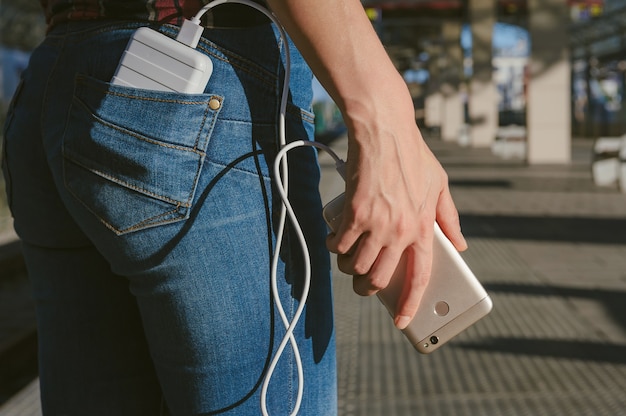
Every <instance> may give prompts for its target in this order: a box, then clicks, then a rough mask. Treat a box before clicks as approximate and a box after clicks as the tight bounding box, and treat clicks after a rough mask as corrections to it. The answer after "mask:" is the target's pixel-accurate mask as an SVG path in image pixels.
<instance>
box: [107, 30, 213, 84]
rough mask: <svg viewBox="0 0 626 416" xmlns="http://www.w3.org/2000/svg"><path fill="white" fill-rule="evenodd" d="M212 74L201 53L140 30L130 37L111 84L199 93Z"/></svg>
mask: <svg viewBox="0 0 626 416" xmlns="http://www.w3.org/2000/svg"><path fill="white" fill-rule="evenodd" d="M212 72H213V62H211V59H210V58H209V57H208V56H207V55H204V54H203V53H201V52H199V51H197V50H195V49H193V48H190V47H189V46H187V45H184V44H182V43H180V42H178V41H176V40H175V39H172V38H170V37H168V36H166V35H164V34H162V33H159V32H157V31H155V30H152V29H150V28H147V27H141V28H139V29H137V30H136V31H135V33H134V34H133V36H132V37H131V39H130V41H129V42H128V45H127V46H126V50H125V51H124V54H123V55H122V59H121V60H120V63H119V65H118V67H117V70H116V71H115V75H114V76H113V78H112V80H111V83H112V84H116V85H124V86H127V87H133V88H141V89H147V90H156V91H174V92H182V93H187V94H201V93H203V92H204V88H205V87H206V85H207V83H208V82H209V78H210V77H211V73H212Z"/></svg>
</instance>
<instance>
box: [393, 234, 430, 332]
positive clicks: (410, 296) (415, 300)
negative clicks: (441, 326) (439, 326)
mask: <svg viewBox="0 0 626 416" xmlns="http://www.w3.org/2000/svg"><path fill="white" fill-rule="evenodd" d="M426 240H428V241H430V244H424V245H422V246H420V247H415V246H413V247H410V248H408V249H407V250H405V253H404V255H405V256H406V262H405V264H406V267H405V269H404V274H403V275H402V276H400V277H401V278H402V279H403V284H402V291H401V293H400V295H399V298H398V301H397V306H396V312H395V316H394V324H395V325H396V327H397V328H398V329H405V328H406V327H407V326H408V325H409V323H410V322H411V321H412V320H413V318H414V317H415V314H416V313H417V309H418V308H419V305H420V302H421V300H422V297H423V296H424V292H425V291H426V287H427V286H428V283H429V281H430V277H431V271H432V252H433V249H432V247H433V246H432V233H431V234H430V236H428V237H426Z"/></svg>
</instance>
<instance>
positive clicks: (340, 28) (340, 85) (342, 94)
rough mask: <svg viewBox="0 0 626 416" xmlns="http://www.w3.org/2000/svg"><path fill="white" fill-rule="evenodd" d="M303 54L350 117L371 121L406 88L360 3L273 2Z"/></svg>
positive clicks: (339, 0) (324, 0)
mask: <svg viewBox="0 0 626 416" xmlns="http://www.w3.org/2000/svg"><path fill="white" fill-rule="evenodd" d="M269 4H270V6H271V7H272V8H273V10H274V12H275V13H276V14H277V16H278V18H279V19H280V20H281V22H282V24H283V25H284V26H285V28H286V30H287V31H288V33H289V35H290V36H291V37H292V39H293V40H294V42H295V43H296V45H297V46H298V49H299V50H300V52H301V53H302V54H303V55H304V57H305V59H306V60H307V62H308V63H309V65H310V66H311V68H312V69H313V71H314V73H315V75H316V76H317V78H318V79H319V80H320V82H321V83H322V85H323V86H324V87H325V88H326V90H327V91H328V93H329V94H330V95H331V96H332V98H333V100H334V101H335V102H336V103H337V105H338V106H339V108H340V110H341V111H342V113H343V114H344V117H345V119H346V123H348V127H349V128H354V127H356V126H353V125H351V124H353V121H358V120H362V119H368V118H369V119H371V114H372V113H373V112H374V111H375V108H376V105H377V103H381V102H383V101H384V100H383V98H384V96H385V95H387V96H388V95H389V94H394V95H396V96H397V95H398V94H404V96H403V97H396V98H400V99H404V100H406V99H408V91H407V92H405V91H406V85H405V84H404V82H403V80H402V78H401V77H400V75H399V74H398V72H397V71H396V70H395V68H394V67H393V64H392V63H391V60H390V59H389V57H388V55H387V52H386V51H385V49H384V47H383V46H382V44H381V42H380V40H379V39H378V36H377V34H376V32H375V31H374V29H373V28H372V25H371V23H370V21H369V20H368V19H367V16H366V15H365V12H364V10H363V7H362V5H361V3H360V2H359V1H358V0H316V1H310V0H269Z"/></svg>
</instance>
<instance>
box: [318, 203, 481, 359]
mask: <svg viewBox="0 0 626 416" xmlns="http://www.w3.org/2000/svg"><path fill="white" fill-rule="evenodd" d="M343 206H344V194H341V195H339V196H338V197H337V198H335V199H333V200H332V201H330V202H329V203H328V204H327V205H326V206H325V207H324V211H323V215H324V219H325V221H326V223H327V224H328V226H329V227H330V229H331V230H333V231H336V230H337V229H338V228H339V224H340V223H341V216H342V213H343ZM405 267H406V262H405V261H404V256H403V257H402V260H401V261H400V263H399V264H398V266H397V268H396V271H395V272H394V275H393V276H392V278H391V281H390V283H389V285H388V286H387V287H386V288H385V289H384V290H381V291H380V292H378V298H379V299H380V300H381V302H382V303H383V304H384V305H385V307H386V308H387V310H388V311H389V313H390V314H391V315H392V316H393V315H394V314H395V311H396V306H397V302H398V298H399V297H400V294H401V292H402V287H403V281H404V269H405ZM492 307H493V303H492V301H491V298H490V297H489V295H488V294H487V292H486V291H485V289H484V288H483V286H482V285H481V284H480V282H479V281H478V279H477V278H476V276H475V275H474V273H472V271H471V270H470V268H469V267H468V266H467V264H466V263H465V261H464V260H463V258H462V257H461V255H460V254H459V252H458V251H457V250H456V249H455V248H454V246H453V245H452V243H451V242H450V240H448V238H447V237H446V236H445V235H444V233H443V232H442V231H441V229H440V228H439V226H438V225H437V224H435V238H434V240H433V266H432V274H431V278H430V282H429V284H428V287H427V288H426V291H425V292H424V296H423V297H422V300H421V303H420V305H419V308H418V310H417V313H416V314H415V317H414V318H413V320H412V321H411V323H410V324H409V326H408V327H406V328H405V329H404V330H402V332H403V333H404V335H405V336H406V337H407V338H408V340H409V341H410V342H411V344H412V345H413V346H414V347H415V349H417V350H418V351H419V352H421V353H424V354H427V353H430V352H433V351H435V350H436V349H438V348H440V347H441V346H442V345H444V344H446V343H447V342H448V341H450V339H452V338H453V337H455V336H456V335H458V334H459V333H461V332H462V331H464V330H465V329H466V328H468V327H469V326H471V325H473V324H474V323H476V322H477V321H478V320H480V319H481V318H483V317H484V316H485V315H487V314H488V313H489V312H490V311H491V309H492Z"/></svg>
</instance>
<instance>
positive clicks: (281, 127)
mask: <svg viewBox="0 0 626 416" xmlns="http://www.w3.org/2000/svg"><path fill="white" fill-rule="evenodd" d="M226 3H237V4H243V5H246V6H249V7H252V8H254V9H256V10H258V11H260V12H261V13H263V14H265V15H266V16H267V17H268V18H269V19H270V20H271V21H272V22H273V23H274V24H275V25H276V27H277V28H278V30H279V33H280V38H281V41H282V43H283V44H284V45H285V77H284V79H283V87H282V91H281V99H280V107H279V119H278V140H279V145H280V148H281V150H280V151H279V152H278V154H277V155H276V160H275V161H274V178H275V185H276V188H277V189H278V192H279V194H280V197H281V200H282V202H283V203H282V205H281V210H280V216H279V220H278V227H277V231H276V247H275V249H274V254H273V257H272V265H271V275H270V281H271V287H272V294H273V296H274V299H275V303H276V309H277V310H278V313H279V315H280V317H281V320H282V322H283V325H284V326H285V328H286V332H285V336H284V337H283V339H282V341H281V343H280V344H279V346H278V349H277V350H276V354H275V355H274V357H273V358H272V361H271V363H270V366H269V368H268V369H267V372H266V373H265V376H264V379H263V386H262V389H261V411H262V413H263V415H264V416H269V412H268V410H267V390H268V388H269V383H270V381H271V378H272V375H273V373H274V371H275V369H276V366H277V364H278V361H279V360H280V357H281V356H282V354H283V352H284V350H285V348H286V346H287V343H291V347H292V349H293V352H294V357H295V360H296V367H297V372H298V395H297V398H296V403H295V405H294V408H293V410H292V413H291V416H295V415H297V413H298V411H299V409H300V405H301V404H302V396H303V393H304V373H303V369H302V358H301V356H300V351H299V349H298V344H297V342H296V339H295V338H294V336H293V331H294V329H295V327H296V325H297V324H298V321H299V320H300V316H301V315H302V312H303V311H304V307H305V304H306V300H307V298H308V295H309V289H310V286H311V260H310V254H309V250H308V246H307V243H306V239H305V237H304V233H303V232H302V227H301V226H300V224H299V222H298V219H297V217H296V215H295V213H294V211H293V208H292V207H291V204H290V203H289V198H288V186H289V178H288V163H287V157H286V156H287V153H288V152H289V151H290V150H292V149H294V148H296V147H303V146H313V147H317V148H319V149H322V150H325V151H326V152H328V153H329V154H330V155H331V156H332V157H333V158H334V159H335V162H336V166H337V171H338V172H339V173H340V174H341V175H342V176H344V178H345V172H344V162H343V160H341V159H340V158H339V157H338V156H337V155H336V154H335V152H333V151H332V149H330V147H328V146H326V145H324V144H321V143H318V142H309V141H304V140H300V141H295V142H293V143H290V144H289V145H287V140H286V127H285V118H286V113H287V101H288V98H289V79H290V74H291V56H290V51H289V43H288V41H287V36H286V34H285V31H284V29H283V27H282V25H281V24H280V22H279V21H278V19H277V18H276V16H275V15H274V14H273V13H272V12H270V11H269V10H268V9H266V8H265V7H263V6H261V5H259V4H257V3H254V2H252V1H250V0H215V1H212V2H211V3H209V4H207V5H205V6H204V7H203V8H202V9H200V11H199V12H198V13H197V14H196V15H195V16H194V17H193V18H192V19H191V20H185V22H184V23H183V28H182V29H181V32H180V33H179V35H178V37H177V40H178V41H179V42H181V43H184V44H186V45H188V46H190V47H193V48H195V47H196V45H197V43H198V40H199V38H200V35H201V32H202V27H201V26H200V19H201V18H202V16H203V15H204V14H205V13H206V12H207V11H209V10H210V9H212V8H214V7H216V6H219V5H222V4H226ZM287 215H288V216H289V219H290V221H291V223H292V226H293V228H294V231H295V232H296V235H297V237H298V241H299V243H300V247H301V249H302V256H303V259H304V268H305V269H304V285H303V289H302V294H301V297H300V299H299V304H298V308H296V311H295V313H294V315H293V318H292V319H291V321H290V320H289V318H288V317H287V315H286V314H285V311H284V309H283V306H282V302H281V301H280V294H279V292H278V283H277V281H278V278H277V270H278V263H279V261H280V249H281V246H282V241H283V234H284V230H285V225H286V218H287Z"/></svg>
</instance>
